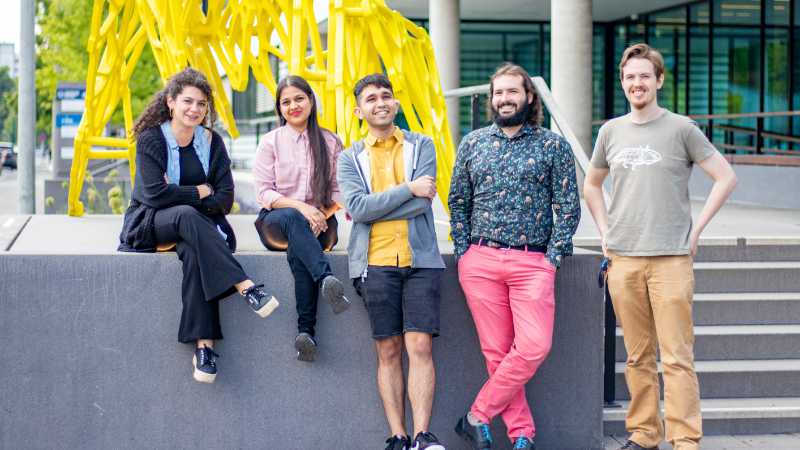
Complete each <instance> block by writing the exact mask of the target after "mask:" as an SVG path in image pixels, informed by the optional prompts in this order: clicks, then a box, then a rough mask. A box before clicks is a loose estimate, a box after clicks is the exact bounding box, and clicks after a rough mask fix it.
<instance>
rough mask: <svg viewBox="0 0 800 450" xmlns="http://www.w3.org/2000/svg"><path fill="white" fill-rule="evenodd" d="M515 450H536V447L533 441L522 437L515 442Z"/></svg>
mask: <svg viewBox="0 0 800 450" xmlns="http://www.w3.org/2000/svg"><path fill="white" fill-rule="evenodd" d="M514 450H536V446H535V445H534V444H533V440H532V439H528V438H527V437H525V436H520V437H518V438H517V440H516V442H514Z"/></svg>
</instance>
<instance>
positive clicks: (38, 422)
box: [0, 253, 603, 450]
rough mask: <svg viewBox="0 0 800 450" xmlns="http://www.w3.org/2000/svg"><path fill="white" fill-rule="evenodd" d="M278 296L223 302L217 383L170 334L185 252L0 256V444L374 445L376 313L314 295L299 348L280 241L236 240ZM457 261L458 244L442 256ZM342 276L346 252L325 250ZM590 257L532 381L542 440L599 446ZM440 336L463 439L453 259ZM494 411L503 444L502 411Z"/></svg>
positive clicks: (479, 371) (463, 353)
mask: <svg viewBox="0 0 800 450" xmlns="http://www.w3.org/2000/svg"><path fill="white" fill-rule="evenodd" d="M238 259H239V260H240V261H241V262H242V264H243V265H244V266H245V269H246V270H247V271H248V273H250V274H252V276H253V277H254V278H255V279H256V280H260V281H262V282H266V283H267V286H269V287H271V288H272V289H273V290H274V292H275V293H276V294H277V296H278V297H279V298H280V299H282V305H281V307H280V308H279V309H278V311H276V313H274V315H273V316H271V317H270V318H268V319H266V320H262V319H259V318H257V316H256V315H255V314H253V313H252V312H250V311H249V310H248V308H247V307H246V306H245V305H244V303H243V301H242V300H241V299H239V298H231V299H228V300H225V301H224V303H223V305H222V316H223V331H224V333H225V339H224V340H223V341H221V342H220V343H219V344H218V346H217V350H218V352H219V353H220V354H221V355H222V357H221V358H220V359H219V365H220V375H219V376H218V377H217V382H216V383H215V384H213V385H202V384H199V383H196V382H194V381H192V379H191V376H190V373H191V372H190V369H191V367H190V361H191V352H192V350H191V348H190V347H189V346H187V345H183V344H179V343H178V342H177V341H176V339H177V325H178V319H179V314H180V293H179V284H180V278H181V272H180V266H179V262H178V261H177V258H176V257H175V255H174V254H159V255H154V254H147V255H129V254H124V255H123V254H119V255H114V254H111V255H81V256H77V255H58V256H52V255H14V254H8V253H4V254H0V277H1V278H0V279H1V280H2V281H0V342H2V349H3V353H2V354H3V358H4V363H3V368H2V370H0V448H7V449H18V448H26V449H62V448H63V449H74V448H81V449H109V448H114V449H128V448H130V449H133V448H159V449H160V448H164V449H166V448H169V449H178V448H208V449H232V448H237V449H238V448H242V449H249V448H253V449H255V448H259V449H274V450H294V449H297V450H300V449H303V450H307V449H311V448H347V449H352V450H361V449H363V450H367V449H373V450H374V449H377V448H383V444H382V443H383V440H384V439H385V438H386V435H387V434H388V431H387V427H386V424H385V420H384V416H383V410H382V407H381V403H380V401H379V398H378V394H377V390H376V386H375V356H374V350H373V345H372V341H371V339H370V337H369V323H368V320H367V316H366V312H365V310H364V307H363V304H362V302H361V300H360V299H358V298H357V297H356V296H355V293H354V292H353V291H352V289H350V290H349V291H348V295H349V296H350V297H351V298H352V299H354V302H353V308H351V310H350V311H348V312H346V313H344V314H343V315H341V316H337V317H334V316H333V315H332V313H331V312H330V309H329V308H328V307H327V305H323V307H321V308H320V325H319V329H318V337H319V340H320V343H321V344H320V356H319V359H318V361H317V362H315V363H313V364H311V365H309V364H305V363H301V362H298V361H297V360H295V355H294V351H293V348H292V343H293V338H294V335H295V328H294V322H295V313H294V301H293V296H292V281H291V276H290V273H289V270H288V266H287V264H286V262H285V258H284V257H283V255H278V254H268V253H261V254H241V255H238ZM447 262H448V265H449V266H450V267H452V266H453V261H452V257H448V258H447ZM333 265H334V271H335V273H336V274H337V275H339V276H341V277H344V276H345V274H346V260H345V256H344V255H343V254H337V255H334V258H333ZM596 267H597V258H596V257H595V256H592V255H587V254H584V255H582V256H575V257H572V258H569V259H568V260H567V261H566V262H565V264H564V267H562V268H561V269H560V270H559V273H558V283H557V299H558V300H557V312H556V316H557V318H556V321H557V323H556V327H555V338H554V345H553V350H552V353H551V356H550V358H549V359H548V360H547V361H546V362H545V364H544V365H543V366H542V367H541V369H540V371H539V373H538V374H537V375H536V376H535V377H534V379H533V381H532V382H531V383H529V385H528V387H527V392H528V396H529V399H530V401H531V405H532V409H533V411H534V415H535V418H536V421H537V428H538V436H537V444H538V448H544V449H548V450H554V449H556V450H557V449H572V450H574V449H600V448H602V429H601V426H602V425H601V423H602V406H601V398H602V376H601V372H602V355H603V352H602V323H603V318H602V314H603V309H602V306H603V304H602V300H601V296H600V291H599V289H598V288H597V287H596V285H594V284H593V283H594V280H595V278H594V272H595V270H596ZM442 292H443V293H445V298H444V299H443V302H442V317H443V322H442V337H440V338H437V339H436V340H435V348H434V355H435V359H436V363H437V371H438V384H437V389H436V403H435V406H434V415H433V421H432V425H431V430H432V431H433V432H434V433H436V434H437V435H439V437H440V438H441V439H443V441H444V442H445V443H447V444H448V445H449V446H448V448H451V449H459V448H462V444H461V443H460V441H459V440H458V438H457V437H456V436H455V434H454V433H453V431H452V430H453V425H454V424H455V422H456V419H457V418H458V416H459V415H461V414H463V413H464V411H465V410H466V408H467V407H468V405H469V404H470V401H471V400H472V398H473V397H474V395H475V394H476V393H477V391H478V390H479V388H480V386H481V385H482V383H483V382H484V381H485V380H486V372H485V368H484V365H483V359H482V357H481V354H480V351H479V348H478V343H477V337H476V335H475V332H474V327H473V324H472V320H471V318H470V316H469V312H468V310H467V308H466V305H465V303H464V298H463V295H462V293H461V290H460V288H459V286H458V282H457V276H456V272H455V270H454V269H452V268H451V269H448V270H447V272H446V274H445V276H444V278H443V291H442ZM496 422H497V423H496V424H495V436H497V437H498V438H500V439H498V440H499V444H500V445H499V446H498V448H509V447H510V445H509V444H508V443H507V442H506V440H505V439H502V436H503V431H502V426H501V425H499V423H500V422H501V421H500V420H497V421H496Z"/></svg>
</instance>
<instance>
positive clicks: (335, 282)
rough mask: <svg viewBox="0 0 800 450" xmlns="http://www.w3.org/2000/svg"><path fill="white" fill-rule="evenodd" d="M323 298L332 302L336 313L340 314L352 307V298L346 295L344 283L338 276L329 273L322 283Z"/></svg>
mask: <svg viewBox="0 0 800 450" xmlns="http://www.w3.org/2000/svg"><path fill="white" fill-rule="evenodd" d="M319 290H320V293H321V294H322V298H324V299H325V300H327V301H328V302H330V304H331V307H332V308H333V313H334V314H340V313H343V312H345V311H346V310H347V308H349V307H350V300H348V299H347V297H345V296H344V285H343V284H342V282H341V281H339V279H338V278H336V277H335V276H333V275H328V276H327V277H325V278H323V279H322V283H320V288H319Z"/></svg>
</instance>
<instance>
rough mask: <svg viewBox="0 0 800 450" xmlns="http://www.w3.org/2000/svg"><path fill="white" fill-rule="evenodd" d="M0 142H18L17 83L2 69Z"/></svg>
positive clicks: (6, 70) (0, 70) (0, 73)
mask: <svg viewBox="0 0 800 450" xmlns="http://www.w3.org/2000/svg"><path fill="white" fill-rule="evenodd" d="M0 141H10V142H16V141H17V82H16V81H15V80H14V79H13V78H11V76H10V75H9V74H8V67H0Z"/></svg>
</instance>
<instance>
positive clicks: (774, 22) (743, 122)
mask: <svg viewBox="0 0 800 450" xmlns="http://www.w3.org/2000/svg"><path fill="white" fill-rule="evenodd" d="M418 22H419V23H421V24H422V25H423V26H427V25H428V24H427V22H426V21H424V20H421V21H418ZM549 27H550V25H549V23H547V22H504V21H502V22H501V21H485V22H484V21H469V20H465V21H462V24H461V86H472V85H477V84H484V83H486V82H487V80H488V78H489V76H490V75H491V73H492V72H493V71H494V69H495V68H496V67H497V66H498V65H499V64H500V63H502V62H504V61H513V62H515V63H517V64H520V65H522V66H523V67H525V68H526V69H527V70H528V71H529V72H530V73H531V74H532V75H541V76H542V77H544V79H545V80H547V82H548V83H549V82H550V48H549V43H550V30H549ZM636 42H646V43H648V44H649V45H651V46H653V47H655V48H656V49H658V50H659V51H660V52H661V53H662V54H663V56H664V62H665V65H666V80H665V83H664V86H663V88H662V90H661V92H660V93H659V103H660V104H661V105H663V106H665V107H667V108H669V109H670V110H672V111H675V112H678V113H680V114H687V115H692V116H704V115H711V114H746V113H756V112H784V111H791V110H795V109H800V0H705V1H693V2H687V3H685V4H683V5H679V6H674V7H670V8H667V9H663V10H659V11H653V12H648V13H644V14H638V15H634V16H631V17H630V18H625V19H621V20H619V21H614V22H610V23H595V24H594V42H593V44H594V49H593V56H592V66H593V69H594V79H593V92H594V95H593V119H594V120H595V127H594V128H595V131H596V130H597V129H598V128H599V124H600V122H601V121H602V120H604V119H608V118H611V117H615V116H619V115H622V114H625V113H626V112H627V110H628V104H627V101H626V100H625V96H624V94H623V92H622V90H621V89H620V87H619V76H618V69H617V64H618V61H619V59H620V57H621V56H622V52H623V50H624V49H625V48H626V47H627V46H628V45H630V44H633V43H636ZM484 101H485V98H482V99H481V107H480V114H481V116H480V117H481V120H482V121H484V120H485V119H486V116H485V107H484ZM470 118H471V108H470V99H468V98H462V100H461V121H460V124H459V126H460V129H461V132H462V134H463V133H466V132H467V131H469V130H470V128H471V122H470ZM696 120H697V121H698V123H700V125H701V127H703V128H704V129H705V130H706V132H707V133H708V134H709V136H710V137H711V138H712V139H713V141H714V143H715V144H717V146H718V147H720V148H722V149H724V150H726V151H732V152H748V151H752V150H754V149H755V147H756V145H757V144H758V143H757V142H756V140H755V136H756V130H761V131H764V132H766V133H767V134H766V135H764V139H763V141H762V142H761V143H760V144H761V148H762V149H763V150H764V152H765V153H774V152H775V151H777V152H780V150H787V149H796V150H800V143H793V142H792V140H791V139H781V138H782V137H787V136H788V137H791V136H796V137H799V138H800V116H798V117H794V118H792V117H787V116H784V117H765V118H753V117H749V118H717V119H714V120H709V119H708V118H704V117H697V118H696ZM773 150H774V151H773Z"/></svg>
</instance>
